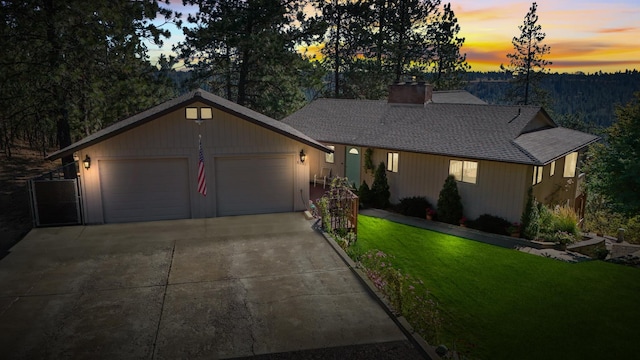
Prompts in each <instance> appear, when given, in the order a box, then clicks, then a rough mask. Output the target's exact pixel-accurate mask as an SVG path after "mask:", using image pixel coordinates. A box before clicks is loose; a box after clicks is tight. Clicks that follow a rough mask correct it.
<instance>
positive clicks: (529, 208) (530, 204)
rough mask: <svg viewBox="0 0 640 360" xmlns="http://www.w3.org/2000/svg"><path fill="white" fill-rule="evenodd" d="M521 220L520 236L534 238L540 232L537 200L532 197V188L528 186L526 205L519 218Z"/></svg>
mask: <svg viewBox="0 0 640 360" xmlns="http://www.w3.org/2000/svg"><path fill="white" fill-rule="evenodd" d="M520 221H521V222H522V237H524V238H525V239H529V240H534V239H535V238H537V237H538V233H539V232H540V213H539V212H538V202H537V201H536V199H534V198H533V188H532V187H529V191H528V193H527V205H526V206H525V208H524V211H523V212H522V217H521V218H520Z"/></svg>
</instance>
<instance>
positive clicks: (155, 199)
mask: <svg viewBox="0 0 640 360" xmlns="http://www.w3.org/2000/svg"><path fill="white" fill-rule="evenodd" d="M98 166H99V172H100V185H101V187H102V189H101V190H102V191H101V193H102V207H103V212H104V222H105V223H121V222H132V221H151V220H171V219H186V218H189V217H190V216H191V207H190V201H189V200H190V199H189V179H188V174H189V172H188V169H189V167H188V162H187V159H184V158H182V159H144V160H140V159H136V160H102V161H100V162H99V165H98Z"/></svg>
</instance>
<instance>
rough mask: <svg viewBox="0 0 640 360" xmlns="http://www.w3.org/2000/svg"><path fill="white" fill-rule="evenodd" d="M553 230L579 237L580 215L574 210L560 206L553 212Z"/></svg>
mask: <svg viewBox="0 0 640 360" xmlns="http://www.w3.org/2000/svg"><path fill="white" fill-rule="evenodd" d="M553 229H554V230H556V231H563V232H566V233H569V234H572V235H574V236H576V235H578V215H577V214H576V212H575V210H573V208H570V207H568V206H558V207H556V208H555V209H554V210H553Z"/></svg>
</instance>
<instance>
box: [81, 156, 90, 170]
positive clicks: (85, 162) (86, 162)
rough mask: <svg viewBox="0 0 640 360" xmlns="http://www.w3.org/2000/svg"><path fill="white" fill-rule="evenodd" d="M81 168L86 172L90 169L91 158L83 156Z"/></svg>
mask: <svg viewBox="0 0 640 360" xmlns="http://www.w3.org/2000/svg"><path fill="white" fill-rule="evenodd" d="M82 166H84V168H85V169H87V170H89V168H90V167H91V158H90V157H89V155H85V157H84V160H83V161H82Z"/></svg>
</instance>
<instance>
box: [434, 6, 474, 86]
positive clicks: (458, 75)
mask: <svg viewBox="0 0 640 360" xmlns="http://www.w3.org/2000/svg"><path fill="white" fill-rule="evenodd" d="M459 32H460V25H459V24H458V19H457V18H456V15H455V13H454V12H453V10H451V4H450V3H449V4H445V5H444V8H443V12H438V15H437V16H436V18H435V19H434V21H432V22H431V23H430V24H429V35H428V36H429V43H430V44H431V46H432V49H433V50H432V55H431V59H430V60H431V66H430V67H431V80H430V82H431V83H432V84H433V85H434V87H435V89H437V90H457V89H460V88H461V87H462V86H463V85H464V75H465V74H466V72H467V71H468V70H469V69H471V66H469V64H467V54H460V48H462V46H463V45H464V40H465V39H464V38H459V37H458V33H459Z"/></svg>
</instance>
